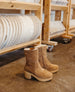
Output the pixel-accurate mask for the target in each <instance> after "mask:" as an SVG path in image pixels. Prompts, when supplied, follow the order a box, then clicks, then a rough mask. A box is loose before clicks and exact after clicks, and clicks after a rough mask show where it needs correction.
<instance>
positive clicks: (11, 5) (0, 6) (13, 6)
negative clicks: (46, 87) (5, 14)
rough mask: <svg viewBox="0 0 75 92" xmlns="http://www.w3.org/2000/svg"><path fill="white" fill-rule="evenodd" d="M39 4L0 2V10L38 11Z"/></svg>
mask: <svg viewBox="0 0 75 92" xmlns="http://www.w3.org/2000/svg"><path fill="white" fill-rule="evenodd" d="M40 7H41V5H40V4H34V3H25V2H18V1H11V2H9V1H0V9H25V10H38V9H39V8H40Z"/></svg>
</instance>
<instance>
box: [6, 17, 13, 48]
mask: <svg viewBox="0 0 75 92" xmlns="http://www.w3.org/2000/svg"><path fill="white" fill-rule="evenodd" d="M5 18H6V20H7V22H8V25H9V39H8V41H7V43H6V46H5V48H7V47H9V46H10V40H11V36H12V24H11V21H10V19H9V16H5Z"/></svg>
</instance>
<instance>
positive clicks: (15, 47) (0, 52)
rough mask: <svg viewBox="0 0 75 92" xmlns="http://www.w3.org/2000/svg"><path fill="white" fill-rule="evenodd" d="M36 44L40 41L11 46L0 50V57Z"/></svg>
mask: <svg viewBox="0 0 75 92" xmlns="http://www.w3.org/2000/svg"><path fill="white" fill-rule="evenodd" d="M38 42H40V39H36V40H33V41H30V42H26V43H22V44H19V45H15V46H12V47H8V48H5V49H2V50H0V55H2V54H5V53H8V52H11V51H14V50H17V49H21V48H25V47H27V46H29V45H33V44H36V43H38Z"/></svg>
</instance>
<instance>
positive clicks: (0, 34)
mask: <svg viewBox="0 0 75 92" xmlns="http://www.w3.org/2000/svg"><path fill="white" fill-rule="evenodd" d="M2 40H3V25H2V21H1V20H0V49H1V44H2Z"/></svg>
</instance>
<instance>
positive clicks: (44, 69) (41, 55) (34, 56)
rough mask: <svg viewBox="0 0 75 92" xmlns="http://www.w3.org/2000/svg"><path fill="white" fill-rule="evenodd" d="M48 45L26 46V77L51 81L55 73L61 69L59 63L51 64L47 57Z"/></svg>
mask: <svg viewBox="0 0 75 92" xmlns="http://www.w3.org/2000/svg"><path fill="white" fill-rule="evenodd" d="M46 50H47V46H46V45H40V46H36V47H35V48H26V49H25V50H24V51H25V56H26V65H25V69H24V73H25V78H26V79H31V77H34V78H36V79H37V80H39V81H49V80H52V78H53V73H55V72H57V71H58V70H59V67H58V65H54V64H51V63H50V62H49V60H48V58H47V53H46Z"/></svg>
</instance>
